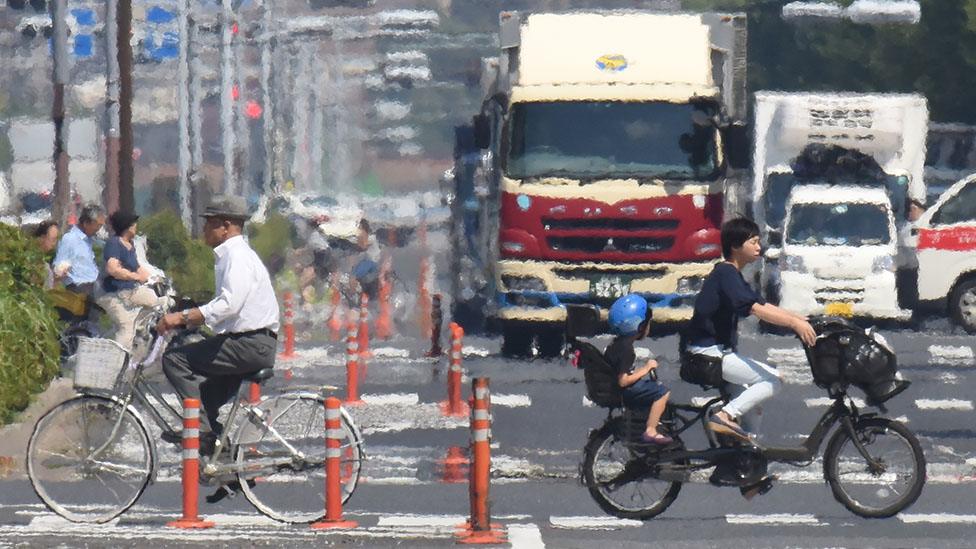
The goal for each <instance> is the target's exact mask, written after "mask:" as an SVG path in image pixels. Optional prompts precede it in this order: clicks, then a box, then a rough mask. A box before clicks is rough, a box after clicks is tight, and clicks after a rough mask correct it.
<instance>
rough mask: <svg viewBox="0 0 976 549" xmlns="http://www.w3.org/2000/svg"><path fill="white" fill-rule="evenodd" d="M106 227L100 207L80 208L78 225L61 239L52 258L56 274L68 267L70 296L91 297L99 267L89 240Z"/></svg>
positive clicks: (66, 279) (67, 283)
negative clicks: (74, 294) (77, 294)
mask: <svg viewBox="0 0 976 549" xmlns="http://www.w3.org/2000/svg"><path fill="white" fill-rule="evenodd" d="M104 224H105V212H104V210H102V208H101V207H100V206H97V205H95V204H89V205H87V206H85V207H84V208H82V210H81V215H80V216H78V224H77V225H75V226H73V227H71V230H70V231H68V232H67V233H65V235H64V236H63V237H61V242H60V243H59V244H58V252H57V254H55V256H54V269H55V271H62V270H63V269H65V266H67V275H66V276H65V280H64V284H65V287H66V288H67V289H69V290H71V291H73V292H77V293H82V294H86V295H91V294H92V291H93V290H94V288H95V281H96V280H97V279H98V265H96V263H95V251H94V250H93V249H92V237H93V236H94V235H95V233H97V232H98V231H99V229H101V228H102V225H104Z"/></svg>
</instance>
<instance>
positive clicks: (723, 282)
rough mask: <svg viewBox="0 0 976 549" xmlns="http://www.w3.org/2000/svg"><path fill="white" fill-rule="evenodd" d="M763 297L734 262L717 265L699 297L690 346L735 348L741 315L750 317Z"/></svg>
mask: <svg viewBox="0 0 976 549" xmlns="http://www.w3.org/2000/svg"><path fill="white" fill-rule="evenodd" d="M756 303H759V304H765V303H766V302H765V301H764V300H763V298H762V297H761V296H760V295H759V294H758V293H756V291H755V290H753V289H752V287H751V286H749V284H748V283H747V282H746V280H745V279H744V278H742V273H740V272H739V270H738V269H736V268H735V265H732V264H731V263H727V262H724V261H723V262H722V263H719V264H717V265H715V268H714V269H712V272H711V273H709V275H708V277H707V278H706V279H705V282H704V283H703V284H702V288H701V291H700V292H698V297H697V298H695V313H694V314H693V315H692V317H691V323H689V325H688V329H687V331H686V332H685V337H686V341H687V343H688V345H694V346H697V347H711V346H712V345H721V346H722V347H727V348H729V349H731V350H735V348H736V345H737V344H738V341H739V335H738V327H739V317H747V316H749V314H750V312H751V311H752V306H753V305H755V304H756Z"/></svg>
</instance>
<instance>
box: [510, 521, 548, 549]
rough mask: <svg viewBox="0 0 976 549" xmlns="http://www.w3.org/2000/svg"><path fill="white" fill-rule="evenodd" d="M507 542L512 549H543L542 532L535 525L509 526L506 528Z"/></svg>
mask: <svg viewBox="0 0 976 549" xmlns="http://www.w3.org/2000/svg"><path fill="white" fill-rule="evenodd" d="M508 542H509V543H511V544H512V549H544V548H545V546H546V544H545V543H544V542H543V541H542V532H540V531H539V527H538V526H536V525H535V524H510V525H509V526H508Z"/></svg>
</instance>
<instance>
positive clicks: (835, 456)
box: [824, 418, 925, 518]
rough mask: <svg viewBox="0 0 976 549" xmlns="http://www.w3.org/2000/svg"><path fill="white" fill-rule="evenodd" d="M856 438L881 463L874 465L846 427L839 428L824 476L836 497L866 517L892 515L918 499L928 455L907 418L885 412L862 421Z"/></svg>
mask: <svg viewBox="0 0 976 549" xmlns="http://www.w3.org/2000/svg"><path fill="white" fill-rule="evenodd" d="M854 433H855V435H857V438H858V440H859V441H860V443H861V444H862V445H863V446H864V448H865V450H867V453H868V455H870V456H871V458H872V459H873V460H875V461H876V462H877V464H878V466H877V467H875V468H872V467H871V465H869V464H868V462H867V460H865V459H864V456H862V455H861V453H860V452H859V451H858V449H857V448H856V447H855V446H854V442H853V441H852V440H851V438H850V436H848V434H847V431H846V430H845V429H838V430H837V431H836V432H835V433H834V436H832V437H831V438H830V442H829V443H828V444H827V451H826V452H825V453H824V476H825V477H826V478H827V482H828V483H829V484H830V489H831V490H832V491H833V493H834V498H835V499H836V500H837V501H839V502H841V503H842V504H843V505H844V507H847V508H848V509H849V510H850V511H851V512H852V513H854V514H856V515H860V516H862V517H866V518H886V517H890V516H892V515H894V514H896V513H898V512H900V511H902V510H903V509H905V508H906V507H908V506H909V505H911V504H912V503H914V502H915V500H916V499H918V496H919V495H920V494H921V493H922V487H923V486H924V484H925V455H924V454H923V453H922V446H921V445H920V444H919V442H918V438H916V437H915V435H914V434H913V433H912V432H911V431H910V430H909V429H908V427H905V426H904V425H903V424H901V423H899V422H897V421H892V420H890V419H885V418H871V419H865V420H862V421H859V422H858V423H857V424H856V425H855V426H854Z"/></svg>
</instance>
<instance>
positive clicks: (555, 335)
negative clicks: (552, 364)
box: [539, 328, 564, 358]
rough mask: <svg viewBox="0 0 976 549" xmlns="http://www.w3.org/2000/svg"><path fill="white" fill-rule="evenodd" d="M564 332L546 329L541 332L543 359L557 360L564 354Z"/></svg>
mask: <svg viewBox="0 0 976 549" xmlns="http://www.w3.org/2000/svg"><path fill="white" fill-rule="evenodd" d="M563 345H564V340H563V330H562V329H561V328H546V329H544V330H542V331H540V332H539V355H540V356H542V357H543V358H556V357H558V356H560V355H561V354H562V353H563Z"/></svg>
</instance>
